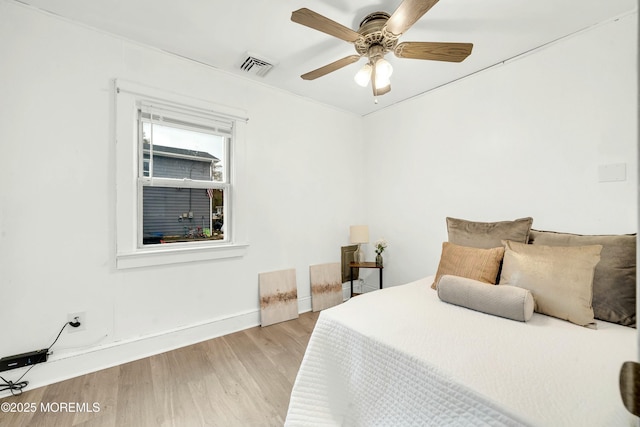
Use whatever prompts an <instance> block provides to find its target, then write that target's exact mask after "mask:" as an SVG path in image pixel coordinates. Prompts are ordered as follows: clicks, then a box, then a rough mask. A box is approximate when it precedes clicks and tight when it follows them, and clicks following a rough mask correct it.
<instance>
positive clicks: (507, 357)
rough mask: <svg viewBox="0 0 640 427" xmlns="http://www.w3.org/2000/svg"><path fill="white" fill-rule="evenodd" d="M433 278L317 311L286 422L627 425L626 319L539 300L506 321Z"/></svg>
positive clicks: (631, 334) (632, 342) (630, 347)
mask: <svg viewBox="0 0 640 427" xmlns="http://www.w3.org/2000/svg"><path fill="white" fill-rule="evenodd" d="M449 236H450V239H451V237H452V234H451V233H450V234H449ZM526 241H527V242H528V243H530V242H529V231H527V236H526ZM633 246H634V249H633V250H634V254H633V255H634V257H635V243H634V245H633ZM443 256H444V251H443ZM606 256H607V255H606V253H604V254H603V257H606ZM630 259H631V258H629V260H630ZM505 261H506V256H505ZM441 265H442V260H441ZM505 266H506V265H502V264H501V266H500V268H503V267H505ZM633 267H634V269H635V259H634V260H633ZM616 268H617V269H618V270H621V269H620V268H618V267H616ZM439 270H440V267H439ZM502 273H503V274H504V271H503V272H502ZM634 275H635V270H634ZM494 277H495V276H494ZM434 282H437V274H436V275H434V276H429V277H425V278H423V279H420V280H417V281H414V282H411V283H407V284H405V285H401V286H395V287H391V288H387V289H383V290H380V291H375V292H371V293H367V294H364V295H361V296H358V297H355V298H351V299H350V300H349V301H347V302H345V303H344V304H341V305H339V306H335V307H332V308H330V309H327V310H325V311H323V312H322V313H321V314H320V316H319V318H318V321H317V323H316V327H315V329H314V331H313V334H312V336H311V339H310V341H309V344H308V347H307V350H306V353H305V356H304V359H303V361H302V364H301V367H300V370H299V372H298V376H297V378H296V381H295V384H294V387H293V391H292V394H291V399H290V403H289V409H288V413H287V418H286V422H285V425H286V426H321V425H327V426H329V425H331V426H335V425H341V426H405V425H434V426H442V425H449V426H468V425H473V426H478V425H491V426H581V427H582V426H637V422H638V421H637V418H636V417H634V416H633V415H632V414H631V413H629V412H628V411H627V410H626V409H625V407H624V405H623V402H622V399H621V397H620V391H619V383H618V381H619V372H620V368H621V366H622V364H623V363H624V362H625V361H629V360H637V353H636V349H637V335H636V329H634V328H633V327H629V325H622V324H618V323H614V322H609V321H602V320H600V319H597V318H596V319H594V320H595V322H592V323H591V324H590V325H584V326H579V325H576V324H575V323H572V322H571V321H568V320H565V319H561V318H557V317H553V316H550V315H547V314H543V313H540V312H535V313H533V312H532V313H531V315H530V317H529V318H528V319H527V321H516V320H512V319H510V318H505V317H500V316H496V315H492V314H487V313H486V312H482V311H477V310H472V309H469V308H468V307H465V306H460V305H455V304H451V303H448V302H445V301H443V300H442V299H441V298H440V297H439V292H438V291H435V290H434V289H432V286H433V283H434ZM633 282H635V278H634V280H633ZM492 288H500V287H499V286H496V287H492ZM634 301H635V300H634ZM537 308H538V307H537V306H536V310H537ZM633 316H634V317H633V321H634V322H635V312H634V314H633ZM586 326H590V327H586Z"/></svg>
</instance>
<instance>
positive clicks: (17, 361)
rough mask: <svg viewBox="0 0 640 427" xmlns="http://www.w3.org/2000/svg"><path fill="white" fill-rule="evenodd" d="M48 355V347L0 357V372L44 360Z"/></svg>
mask: <svg viewBox="0 0 640 427" xmlns="http://www.w3.org/2000/svg"><path fill="white" fill-rule="evenodd" d="M48 357H49V349H48V348H45V349H42V350H36V351H30V352H29V353H22V354H16V355H14V356H7V357H3V358H2V359H0V372H2V371H8V370H9V369H16V368H22V367H24V366H31V365H35V364H36V363H42V362H46V361H47V358H48Z"/></svg>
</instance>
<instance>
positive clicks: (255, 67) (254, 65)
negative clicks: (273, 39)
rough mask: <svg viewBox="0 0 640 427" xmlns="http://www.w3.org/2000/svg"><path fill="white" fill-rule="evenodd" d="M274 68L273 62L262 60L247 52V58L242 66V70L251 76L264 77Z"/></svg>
mask: <svg viewBox="0 0 640 427" xmlns="http://www.w3.org/2000/svg"><path fill="white" fill-rule="evenodd" d="M273 67H274V64H273V61H270V60H268V59H265V58H260V57H258V56H257V55H254V54H253V53H250V52H247V56H246V57H245V59H244V61H242V64H241V65H240V69H241V70H242V71H244V72H246V73H249V74H255V75H256V76H260V77H264V76H266V75H267V73H268V72H269V71H271V69H272V68H273Z"/></svg>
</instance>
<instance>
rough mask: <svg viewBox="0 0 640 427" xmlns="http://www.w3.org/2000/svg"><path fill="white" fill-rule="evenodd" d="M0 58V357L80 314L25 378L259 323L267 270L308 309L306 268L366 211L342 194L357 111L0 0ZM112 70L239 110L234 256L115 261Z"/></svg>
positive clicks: (351, 165)
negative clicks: (261, 276)
mask: <svg viewBox="0 0 640 427" xmlns="http://www.w3.org/2000/svg"><path fill="white" fill-rule="evenodd" d="M0 63H1V64H2V65H1V66H0V99H1V102H0V109H1V111H0V152H1V155H0V182H1V183H2V184H1V187H0V289H1V293H0V300H1V301H2V310H0V320H1V323H2V326H3V327H2V328H0V356H8V355H11V354H16V353H21V352H26V351H31V350H35V349H39V348H43V347H46V346H48V345H49V344H50V343H51V342H52V341H53V339H54V338H55V336H56V334H57V332H58V330H59V329H60V328H61V327H62V325H63V324H64V323H65V321H66V320H67V313H73V312H86V313H87V323H86V328H87V330H86V331H84V332H77V333H67V332H65V333H64V334H63V335H62V337H61V339H60V341H59V343H58V344H56V346H55V347H54V351H55V353H54V356H53V357H52V360H53V361H52V363H47V364H43V365H39V366H37V367H36V368H35V369H33V370H32V371H31V372H30V373H29V375H28V378H26V379H28V380H29V381H31V384H32V386H37V385H40V384H43V383H47V382H49V381H52V380H55V379H59V378H64V377H65V376H70V375H77V374H80V373H82V372H83V371H89V370H92V369H96V368H97V367H103V366H106V365H109V364H114V363H118V362H121V361H123V360H129V359H132V358H137V357H142V356H144V355H145V354H150V353H154V352H159V351H162V350H165V349H166V348H170V347H173V346H179V345H184V344H185V343H188V342H189V341H194V340H199V339H203V338H205V337H206V336H207V335H218V334H221V333H224V332H228V331H229V330H233V329H240V328H245V327H247V326H251V325H255V324H257V323H258V322H259V304H258V273H260V272H263V271H272V270H279V269H284V268H295V269H296V270H297V282H298V289H299V290H298V296H299V299H300V300H301V302H302V304H301V306H302V309H304V308H305V307H310V301H309V294H310V290H309V278H308V277H309V273H308V268H309V265H311V264H317V263H323V262H338V261H339V260H340V246H341V245H343V244H346V243H347V241H348V227H349V225H350V224H351V223H353V221H361V220H362V215H363V211H362V208H361V206H362V205H361V204H356V203H353V202H352V201H353V194H352V193H351V192H350V191H345V190H344V183H345V182H350V183H354V185H355V181H356V180H357V179H361V177H362V166H361V164H358V159H360V156H359V153H360V152H361V151H362V142H361V128H360V126H361V118H360V117H358V116H355V115H351V114H347V113H344V112H341V111H338V110H335V109H331V108H328V107H325V106H322V105H319V104H316V103H313V102H310V101H308V100H304V99H302V98H299V97H295V96H292V95H289V94H286V93H283V92H280V91H277V90H274V89H271V88H269V87H267V86H265V85H262V84H259V83H255V82H252V81H250V80H245V79H240V78H237V77H234V76H231V75H229V74H225V73H220V72H217V71H216V70H214V69H212V68H209V67H205V66H202V65H200V64H196V63H192V62H189V61H186V60H183V59H180V58H176V57H174V56H171V55H168V54H165V53H162V52H159V51H156V50H153V49H150V48H147V47H142V46H139V45H135V44H132V43H129V42H127V41H123V40H120V39H117V38H114V37H112V36H109V35H105V34H102V33H99V32H96V31H93V30H90V29H87V28H85V27H82V26H80V25H76V24H73V23H69V22H67V21H65V20H62V19H60V18H57V17H52V16H49V15H47V14H44V13H41V12H38V11H35V10H32V9H31V8H29V7H26V6H23V5H20V4H19V3H15V2H5V1H0ZM114 78H122V79H126V80H129V81H133V82H138V83H145V84H147V85H149V86H152V87H157V88H161V89H163V90H166V91H171V92H175V93H178V94H182V95H187V96H191V97H196V98H201V99H206V100H208V101H210V102H213V103H216V104H221V105H226V106H230V107H234V108H238V109H243V110H245V111H246V112H247V115H248V116H249V124H248V126H247V137H246V141H245V143H246V152H247V157H246V158H245V159H243V162H244V166H245V168H246V170H247V171H248V176H245V177H244V180H243V184H242V186H241V187H240V188H238V189H237V192H238V197H239V198H240V199H241V204H242V206H246V207H247V208H248V212H246V211H245V214H247V215H245V217H246V218H247V220H246V221H245V222H244V223H243V224H239V225H240V226H241V227H245V228H246V230H247V232H246V235H247V236H248V243H249V244H250V247H249V250H248V254H247V255H246V256H245V257H243V258H237V259H231V260H224V261H214V262H199V263H190V264H177V265H171V266H161V267H154V268H138V269H131V270H116V269H115V226H116V221H115V164H114V161H115V160H114V152H115V151H114V143H113V134H114V131H113V108H114V103H113V95H112V93H111V86H112V81H113V79H114ZM327 123H330V124H331V125H330V126H327ZM354 160H355V161H354ZM225 319H226V320H225ZM185 327H191V328H189V329H188V330H185V331H182V332H179V333H173V334H171V332H173V331H175V330H179V329H182V328H185ZM167 333H169V335H168V336H165V334H167ZM141 338H146V339H144V340H140V339H141ZM117 344H126V345H119V346H116V345H117ZM100 349H102V351H94V350H100ZM85 355H88V356H86V357H85ZM71 356H75V357H71ZM56 359H57V360H56ZM20 373H21V372H19V371H12V372H10V373H7V376H5V377H7V378H9V379H16V378H14V376H17V375H19V374H20Z"/></svg>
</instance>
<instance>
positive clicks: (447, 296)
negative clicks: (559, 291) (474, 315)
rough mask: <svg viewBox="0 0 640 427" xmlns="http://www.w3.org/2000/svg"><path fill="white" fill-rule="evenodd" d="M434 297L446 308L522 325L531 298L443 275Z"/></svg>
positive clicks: (527, 316) (519, 290)
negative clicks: (491, 316)
mask: <svg viewBox="0 0 640 427" xmlns="http://www.w3.org/2000/svg"><path fill="white" fill-rule="evenodd" d="M438 297H439V298H440V299H441V300H442V301H445V302H448V303H450V304H455V305H459V306H462V307H466V308H470V309H472V310H476V311H481V312H483V313H487V314H492V315H494V316H500V317H505V318H507V319H513V320H519V321H521V322H526V321H527V320H529V319H531V316H533V306H534V302H533V296H532V295H531V292H529V291H528V290H527V289H523V288H518V287H515V286H505V285H503V286H496V285H489V284H486V283H483V282H479V281H477V280H473V279H468V278H466V277H458V276H451V275H444V276H442V277H441V278H440V281H439V282H438Z"/></svg>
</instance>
